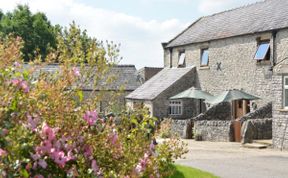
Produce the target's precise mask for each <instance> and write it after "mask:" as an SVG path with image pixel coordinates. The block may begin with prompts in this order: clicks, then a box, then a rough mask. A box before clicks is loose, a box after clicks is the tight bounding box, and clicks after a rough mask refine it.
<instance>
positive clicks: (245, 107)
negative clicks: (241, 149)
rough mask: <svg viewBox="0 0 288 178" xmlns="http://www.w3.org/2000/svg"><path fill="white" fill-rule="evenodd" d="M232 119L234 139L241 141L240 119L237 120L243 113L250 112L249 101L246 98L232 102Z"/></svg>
mask: <svg viewBox="0 0 288 178" xmlns="http://www.w3.org/2000/svg"><path fill="white" fill-rule="evenodd" d="M232 108H233V119H234V123H233V126H234V139H235V142H241V139H242V136H241V127H242V125H241V121H240V120H239V119H240V118H241V117H243V116H244V115H245V114H247V113H249V112H250V102H249V101H248V100H236V101H233V103H232Z"/></svg>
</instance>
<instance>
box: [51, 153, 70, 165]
mask: <svg viewBox="0 0 288 178" xmlns="http://www.w3.org/2000/svg"><path fill="white" fill-rule="evenodd" d="M53 157H54V161H55V163H57V164H58V165H59V166H60V167H62V168H63V167H65V164H66V161H67V160H66V157H65V154H64V152H63V151H59V152H54V156H53Z"/></svg>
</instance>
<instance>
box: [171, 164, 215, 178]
mask: <svg viewBox="0 0 288 178" xmlns="http://www.w3.org/2000/svg"><path fill="white" fill-rule="evenodd" d="M175 167H176V172H175V174H174V175H173V176H171V177H170V178H218V177H217V176H214V175H213V174H210V173H208V172H204V171H201V170H199V169H195V168H191V167H186V166H180V165H176V166H175Z"/></svg>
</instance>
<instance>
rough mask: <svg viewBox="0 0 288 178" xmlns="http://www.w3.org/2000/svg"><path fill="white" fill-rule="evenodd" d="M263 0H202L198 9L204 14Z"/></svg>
mask: <svg viewBox="0 0 288 178" xmlns="http://www.w3.org/2000/svg"><path fill="white" fill-rule="evenodd" d="M256 1H261V0H241V1H240V0H201V1H200V3H199V6H198V10H199V11H200V12H201V13H203V14H206V15H208V14H211V13H215V12H219V11H222V10H227V9H231V8H235V7H238V6H241V5H247V4H251V3H254V2H256Z"/></svg>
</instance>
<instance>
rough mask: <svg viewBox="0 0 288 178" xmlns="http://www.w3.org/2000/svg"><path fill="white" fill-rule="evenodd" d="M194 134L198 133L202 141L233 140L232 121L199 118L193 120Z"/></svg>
mask: <svg viewBox="0 0 288 178" xmlns="http://www.w3.org/2000/svg"><path fill="white" fill-rule="evenodd" d="M194 134H195V135H200V136H201V137H202V140H204V141H214V142H229V141H233V135H234V134H233V126H232V121H224V120H201V121H195V122H194Z"/></svg>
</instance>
